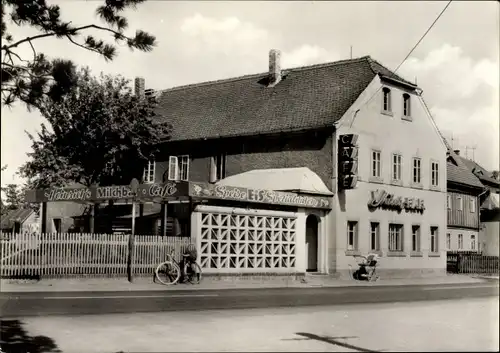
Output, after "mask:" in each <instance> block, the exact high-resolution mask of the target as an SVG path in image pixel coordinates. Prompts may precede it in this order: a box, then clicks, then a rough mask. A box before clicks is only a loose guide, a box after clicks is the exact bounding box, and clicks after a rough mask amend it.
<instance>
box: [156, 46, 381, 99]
mask: <svg viewBox="0 0 500 353" xmlns="http://www.w3.org/2000/svg"><path fill="white" fill-rule="evenodd" d="M369 59H370V56H369V55H365V56H362V57H359V58H355V59H344V60H337V61H330V62H326V63H320V64H313V65H305V66H297V67H292V68H289V69H282V72H284V73H289V72H295V71H304V70H313V69H318V68H323V67H330V66H336V65H342V64H346V63H357V62H361V61H364V60H366V61H368V62H369ZM370 66H371V65H370ZM372 71H373V69H372ZM374 73H375V74H376V72H375V71H374ZM267 74H268V72H267V71H266V72H261V73H257V74H247V75H242V76H236V77H229V78H222V79H218V80H210V81H204V82H197V83H190V84H187V85H181V86H175V87H171V88H166V89H161V90H158V93H159V94H162V93H167V92H173V91H178V90H182V89H187V88H193V87H203V86H208V85H213V84H218V83H229V82H236V81H240V80H246V79H249V78H252V77H255V78H257V77H261V76H264V75H267Z"/></svg>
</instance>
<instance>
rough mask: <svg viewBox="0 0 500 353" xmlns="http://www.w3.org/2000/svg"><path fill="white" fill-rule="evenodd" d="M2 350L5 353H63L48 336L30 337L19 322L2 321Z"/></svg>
mask: <svg viewBox="0 0 500 353" xmlns="http://www.w3.org/2000/svg"><path fill="white" fill-rule="evenodd" d="M0 348H1V352H5V353H26V352H29V353H55V352H61V351H60V350H59V349H58V348H57V345H56V343H55V342H54V340H53V339H52V338H50V337H47V336H30V335H29V334H28V332H26V330H25V329H24V328H23V324H22V322H21V321H19V320H0Z"/></svg>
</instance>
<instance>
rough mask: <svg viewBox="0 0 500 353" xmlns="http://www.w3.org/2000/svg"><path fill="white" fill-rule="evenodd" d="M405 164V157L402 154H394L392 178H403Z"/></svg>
mask: <svg viewBox="0 0 500 353" xmlns="http://www.w3.org/2000/svg"><path fill="white" fill-rule="evenodd" d="M402 164H403V157H402V156H401V155H400V154H393V155H392V180H397V181H399V180H401V167H402Z"/></svg>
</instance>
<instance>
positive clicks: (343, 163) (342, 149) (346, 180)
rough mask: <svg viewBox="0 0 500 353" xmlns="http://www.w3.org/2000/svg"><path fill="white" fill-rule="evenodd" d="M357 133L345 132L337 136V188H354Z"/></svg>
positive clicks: (356, 161)
mask: <svg viewBox="0 0 500 353" xmlns="http://www.w3.org/2000/svg"><path fill="white" fill-rule="evenodd" d="M357 141H358V135H355V134H346V135H340V136H339V142H338V173H337V177H338V179H339V182H338V188H339V191H341V190H348V189H354V188H355V187H356V184H357V182H358V146H357V145H356V142H357Z"/></svg>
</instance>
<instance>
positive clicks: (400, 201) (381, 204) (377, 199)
mask: <svg viewBox="0 0 500 353" xmlns="http://www.w3.org/2000/svg"><path fill="white" fill-rule="evenodd" d="M368 207H369V208H370V209H377V208H382V209H393V210H396V211H398V212H401V211H402V210H406V211H414V212H424V210H425V206H424V200H422V199H419V198H416V197H402V196H396V195H394V194H390V193H388V192H387V191H385V190H376V191H372V192H371V197H370V200H369V201H368Z"/></svg>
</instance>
